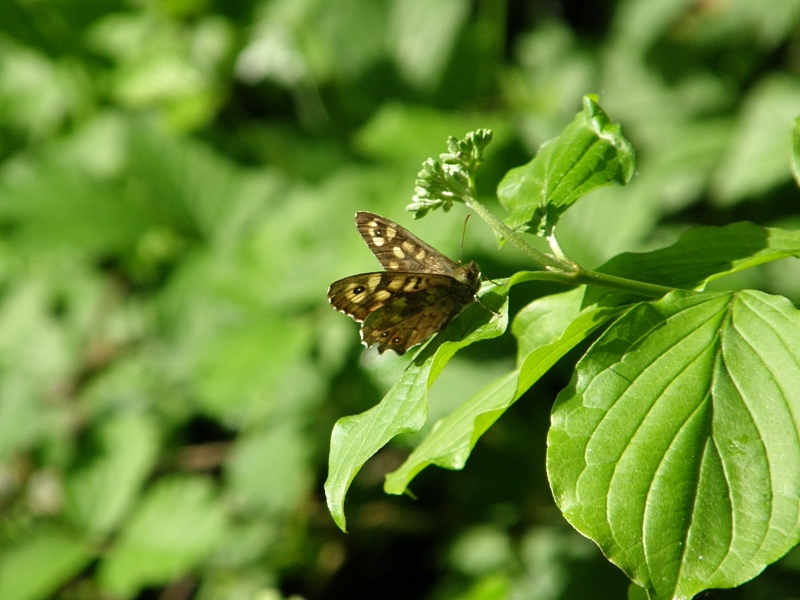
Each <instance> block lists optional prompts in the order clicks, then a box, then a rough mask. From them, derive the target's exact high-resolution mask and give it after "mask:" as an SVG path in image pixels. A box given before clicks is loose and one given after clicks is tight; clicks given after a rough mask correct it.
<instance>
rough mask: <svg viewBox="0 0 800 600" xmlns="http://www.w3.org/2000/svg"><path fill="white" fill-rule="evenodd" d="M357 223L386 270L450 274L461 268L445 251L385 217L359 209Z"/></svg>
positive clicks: (360, 231) (363, 236)
mask: <svg viewBox="0 0 800 600" xmlns="http://www.w3.org/2000/svg"><path fill="white" fill-rule="evenodd" d="M356 227H358V232H359V233H360V234H361V237H362V238H364V241H365V242H366V243H367V246H369V249H370V250H371V251H372V253H373V254H374V255H375V258H377V259H378V261H379V262H380V263H381V266H383V268H384V269H386V270H387V271H404V272H409V273H411V272H420V273H442V274H447V273H450V272H451V271H453V270H454V269H457V268H458V264H456V263H454V262H453V261H452V260H450V259H449V258H447V257H446V256H445V255H444V254H442V253H441V252H439V251H438V250H436V249H434V248H432V247H431V246H429V245H428V244H426V243H425V242H423V241H422V240H421V239H419V238H418V237H417V236H415V235H414V234H413V233H411V232H410V231H409V230H408V229H405V228H404V227H400V225H398V224H397V223H394V222H393V221H390V220H389V219H387V218H385V217H381V216H380V215H376V214H375V213H370V212H357V213H356Z"/></svg>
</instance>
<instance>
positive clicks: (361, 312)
mask: <svg viewBox="0 0 800 600" xmlns="http://www.w3.org/2000/svg"><path fill="white" fill-rule="evenodd" d="M356 225H357V226H358V230H359V232H360V233H361V236H362V237H363V238H364V240H365V241H366V242H367V245H368V246H369V248H370V250H372V252H373V254H375V256H376V257H377V258H378V260H379V261H380V263H381V264H382V265H383V266H384V267H385V268H386V269H387V270H386V271H383V272H379V273H362V274H360V275H353V276H352V277H346V278H344V279H340V280H339V281H335V282H334V283H332V284H331V286H330V288H329V289H328V300H329V301H330V303H331V305H333V307H334V308H336V309H337V310H339V311H341V312H343V313H345V314H346V315H349V316H350V317H352V318H353V319H354V320H355V321H357V322H359V323H362V326H361V341H362V342H363V343H364V345H365V346H367V347H369V346H371V345H373V344H377V345H378V352H380V353H383V352H384V351H385V350H387V349H390V350H394V351H395V352H397V353H398V354H403V353H404V352H405V351H406V350H408V349H409V348H410V347H412V346H416V345H417V344H419V343H421V342H423V341H425V340H426V339H427V338H428V337H430V336H431V335H433V334H434V333H436V332H437V331H440V330H441V329H443V328H444V327H445V326H446V325H447V324H448V323H449V322H450V321H451V320H452V318H453V317H455V316H456V315H457V314H458V313H459V312H461V310H462V309H463V308H464V307H465V306H466V305H467V304H469V303H471V302H472V301H473V299H474V297H475V293H476V292H477V290H478V288H479V287H480V272H479V271H478V267H477V265H476V264H475V263H469V264H467V265H465V266H459V265H458V264H456V263H454V262H453V261H451V260H450V259H449V258H447V257H446V256H444V255H443V254H441V253H440V252H438V251H437V250H435V249H434V248H432V247H430V246H429V245H427V244H426V243H425V242H423V241H422V240H420V239H419V238H417V237H416V236H414V235H413V234H412V233H410V232H409V231H408V230H407V229H404V228H403V227H400V226H399V225H398V224H397V223H394V222H392V221H390V220H389V219H386V218H384V217H381V216H379V215H376V214H373V213H368V212H359V213H356Z"/></svg>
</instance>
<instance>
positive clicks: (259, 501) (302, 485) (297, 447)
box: [226, 425, 311, 514]
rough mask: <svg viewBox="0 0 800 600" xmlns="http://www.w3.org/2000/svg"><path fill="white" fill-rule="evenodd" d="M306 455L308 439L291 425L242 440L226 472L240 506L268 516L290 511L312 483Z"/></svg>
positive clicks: (235, 448)
mask: <svg viewBox="0 0 800 600" xmlns="http://www.w3.org/2000/svg"><path fill="white" fill-rule="evenodd" d="M307 454H308V440H307V438H306V436H304V435H303V434H301V432H299V431H298V430H297V427H296V426H292V425H281V426H280V427H276V428H274V429H270V430H268V431H261V432H258V433H257V434H256V435H249V436H244V437H242V438H240V439H239V441H238V442H237V443H236V445H235V446H234V449H233V453H232V454H231V457H230V460H229V461H228V466H227V470H226V471H227V473H226V474H227V479H228V482H229V484H230V488H231V492H232V494H233V497H234V499H235V500H236V503H237V505H239V506H241V507H243V508H245V509H256V510H261V511H266V512H267V513H268V514H269V513H272V514H274V513H281V512H286V511H289V510H291V509H292V507H294V506H296V505H297V503H298V501H299V499H300V497H301V496H302V495H303V494H304V493H305V492H306V490H307V489H308V486H309V482H310V481H311V473H310V472H309V465H308V456H307Z"/></svg>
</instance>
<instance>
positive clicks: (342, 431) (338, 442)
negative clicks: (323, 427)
mask: <svg viewBox="0 0 800 600" xmlns="http://www.w3.org/2000/svg"><path fill="white" fill-rule="evenodd" d="M507 295H508V285H504V286H498V287H493V288H490V289H489V290H488V291H486V292H485V293H482V294H481V295H480V298H481V302H483V304H484V305H485V306H486V307H488V308H490V309H492V310H494V311H499V314H500V316H499V317H495V316H493V315H491V314H490V313H489V312H488V311H487V310H486V308H484V307H483V306H480V305H479V304H472V305H470V306H469V307H467V308H466V309H465V310H464V312H462V313H461V315H460V316H459V317H456V318H455V319H454V320H453V321H452V322H451V323H450V325H449V326H448V327H447V328H445V329H444V330H443V331H442V332H440V333H439V334H437V335H436V336H435V337H434V338H433V339H432V340H431V341H430V342H429V343H428V344H427V345H426V346H424V347H423V348H422V349H421V350H420V351H419V352H418V353H417V355H416V356H415V357H414V360H413V362H412V363H411V365H409V366H408V368H407V369H406V370H405V371H404V372H403V375H402V376H401V377H400V379H399V380H398V381H397V383H395V384H394V386H392V388H391V389H390V390H389V392H388V393H387V394H386V396H384V398H383V400H381V401H380V403H379V404H378V405H376V406H374V407H373V408H371V409H369V410H368V411H366V412H363V413H361V414H359V415H354V416H350V417H344V418H342V419H339V420H338V421H337V422H336V425H335V426H334V428H333V433H332V434H331V450H330V456H329V459H328V479H327V481H326V482H325V495H326V497H327V501H328V510H330V513H331V515H332V516H333V519H334V521H335V522H336V524H337V525H338V526H339V528H340V529H342V531H345V530H346V525H345V516H344V498H345V494H346V493H347V489H348V488H349V487H350V483H351V482H352V481H353V478H354V477H355V476H356V474H357V473H358V471H359V470H360V469H361V467H362V466H363V464H364V463H365V462H366V461H367V459H369V458H370V457H371V456H372V455H373V454H375V453H376V452H377V451H378V450H380V449H381V448H382V447H383V446H384V445H386V443H387V442H388V441H389V440H391V439H392V438H393V437H394V436H396V435H398V434H401V433H411V432H415V431H419V430H420V429H421V428H422V426H423V425H424V424H425V421H426V420H427V418H428V403H427V398H428V389H430V387H431V385H433V382H434V381H435V380H436V378H437V377H438V376H439V374H440V373H441V372H442V369H443V368H444V367H445V365H446V364H447V362H448V361H449V360H450V359H451V358H452V357H453V355H455V353H456V352H458V351H459V350H460V349H462V348H464V347H466V346H469V345H470V344H473V343H475V342H477V341H480V340H485V339H490V338H494V337H497V336H499V335H501V334H502V333H503V332H504V331H505V330H506V327H507V325H508V297H507ZM462 319H463V323H462ZM464 330H466V331H468V332H469V333H468V334H467V335H466V337H464V338H463V339H459V338H461V336H462V331H464Z"/></svg>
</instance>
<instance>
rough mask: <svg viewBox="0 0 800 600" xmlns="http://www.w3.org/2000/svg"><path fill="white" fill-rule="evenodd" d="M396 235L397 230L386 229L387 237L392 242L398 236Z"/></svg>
mask: <svg viewBox="0 0 800 600" xmlns="http://www.w3.org/2000/svg"><path fill="white" fill-rule="evenodd" d="M396 235H397V231H396V230H395V229H393V228H392V227H387V228H386V237H387V238H389V239H390V240H393V239H394V236H396Z"/></svg>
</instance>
